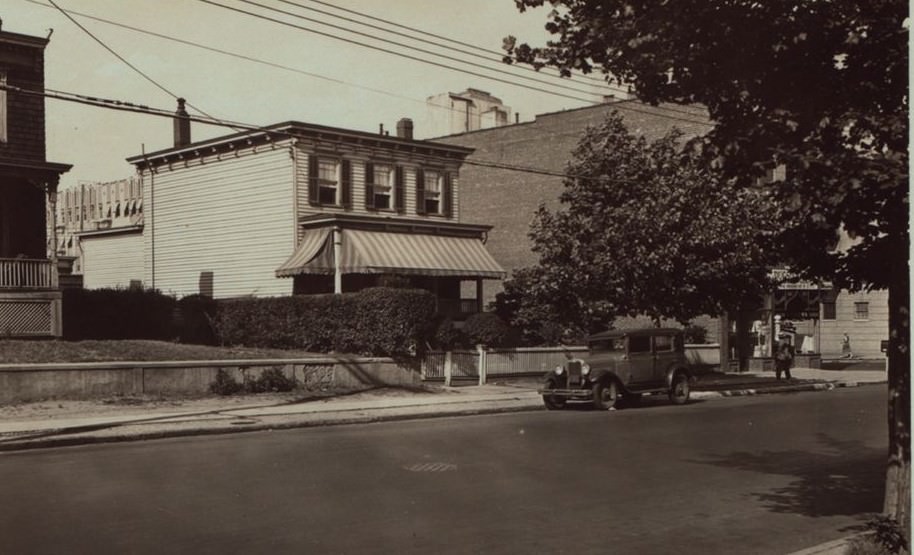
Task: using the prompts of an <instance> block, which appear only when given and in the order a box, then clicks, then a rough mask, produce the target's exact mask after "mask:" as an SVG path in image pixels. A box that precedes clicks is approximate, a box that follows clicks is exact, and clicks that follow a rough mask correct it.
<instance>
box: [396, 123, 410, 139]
mask: <svg viewBox="0 0 914 555" xmlns="http://www.w3.org/2000/svg"><path fill="white" fill-rule="evenodd" d="M397 137H400V138H401V139H412V138H413V120H411V119H409V118H400V121H398V122H397Z"/></svg>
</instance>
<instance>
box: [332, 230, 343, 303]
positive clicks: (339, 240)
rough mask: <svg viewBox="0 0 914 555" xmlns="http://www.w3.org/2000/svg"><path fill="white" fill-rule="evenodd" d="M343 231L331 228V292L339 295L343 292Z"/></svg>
mask: <svg viewBox="0 0 914 555" xmlns="http://www.w3.org/2000/svg"><path fill="white" fill-rule="evenodd" d="M342 256H343V231H342V230H341V229H340V228H339V226H336V227H334V228H333V292H334V294H336V295H339V294H340V293H342V292H343V271H342V260H341V257H342Z"/></svg>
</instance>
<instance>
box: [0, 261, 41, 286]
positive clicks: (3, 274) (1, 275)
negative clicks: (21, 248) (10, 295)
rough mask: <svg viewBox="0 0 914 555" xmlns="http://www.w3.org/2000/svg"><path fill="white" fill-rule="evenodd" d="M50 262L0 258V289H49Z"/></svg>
mask: <svg viewBox="0 0 914 555" xmlns="http://www.w3.org/2000/svg"><path fill="white" fill-rule="evenodd" d="M51 270H52V269H51V261H50V260H46V259H29V258H0V289H50V288H51V287H52V283H53V281H52V273H51Z"/></svg>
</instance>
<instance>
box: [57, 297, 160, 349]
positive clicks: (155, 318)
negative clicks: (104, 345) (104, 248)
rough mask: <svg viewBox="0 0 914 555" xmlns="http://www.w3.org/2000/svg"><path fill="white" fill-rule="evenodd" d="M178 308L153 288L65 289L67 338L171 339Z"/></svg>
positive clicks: (64, 304) (64, 314)
mask: <svg viewBox="0 0 914 555" xmlns="http://www.w3.org/2000/svg"><path fill="white" fill-rule="evenodd" d="M175 306H176V301H175V299H174V297H170V296H168V295H164V294H162V293H160V292H159V291H155V290H152V289H64V290H63V337H64V339H68V340H80V339H164V340H169V339H172V338H173V337H174V335H175V326H174V322H173V314H174V309H175Z"/></svg>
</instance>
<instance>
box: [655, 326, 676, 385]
mask: <svg viewBox="0 0 914 555" xmlns="http://www.w3.org/2000/svg"><path fill="white" fill-rule="evenodd" d="M653 343H654V380H655V381H656V382H658V383H662V382H664V381H665V380H666V371H667V369H669V368H670V366H672V365H673V364H675V363H676V362H677V361H678V359H679V355H678V353H677V352H676V339H675V334H662V335H655V336H654V337H653Z"/></svg>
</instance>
